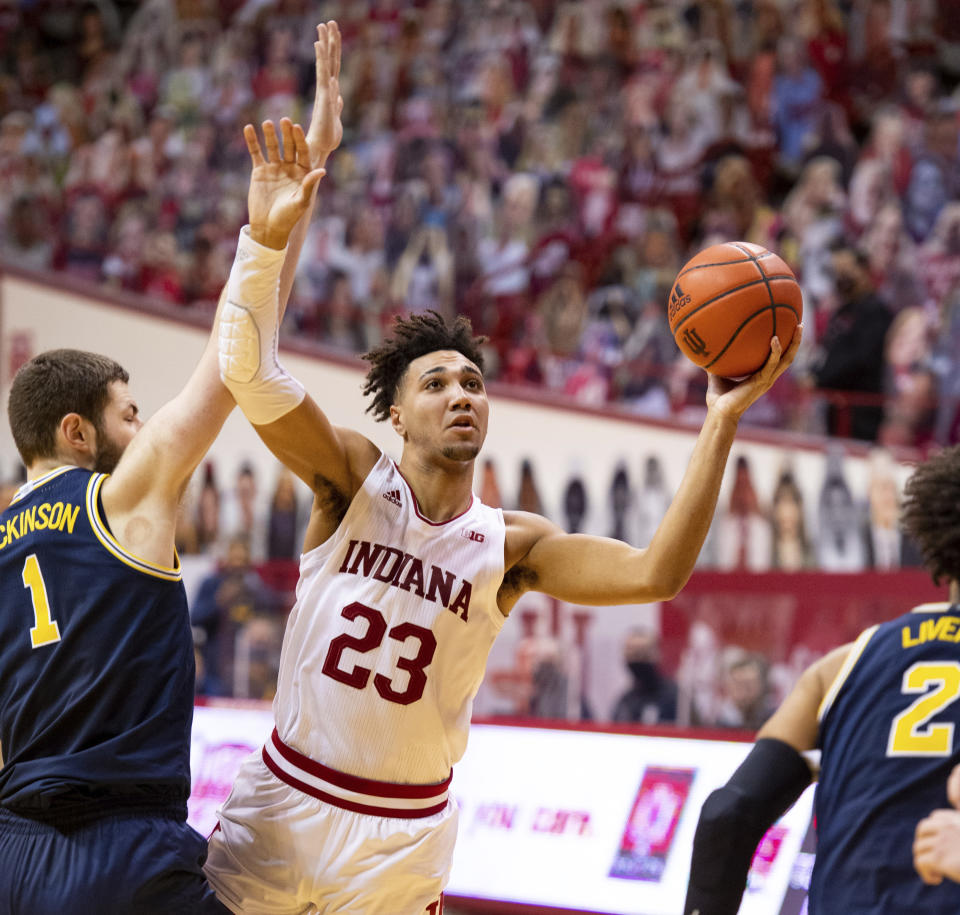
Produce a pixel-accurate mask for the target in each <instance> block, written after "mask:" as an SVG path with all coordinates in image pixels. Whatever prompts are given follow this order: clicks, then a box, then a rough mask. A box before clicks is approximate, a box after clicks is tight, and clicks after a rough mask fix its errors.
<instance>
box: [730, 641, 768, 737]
mask: <svg viewBox="0 0 960 915" xmlns="http://www.w3.org/2000/svg"><path fill="white" fill-rule="evenodd" d="M768 673H769V665H768V664H767V661H766V659H765V658H764V657H763V655H761V654H759V653H757V652H744V651H743V650H742V649H738V648H729V649H727V652H726V657H725V659H724V672H723V686H724V698H723V701H722V702H721V704H720V712H719V715H718V716H717V721H716V725H717V727H721V728H740V729H743V730H746V731H756V730H758V729H759V728H760V726H761V725H762V724H763V723H764V722H765V721H766V720H767V719H768V718H769V717H770V716H771V715H772V714H773V712H774V709H775V708H776V706H775V704H774V701H773V696H772V695H771V691H770V684H769V678H768Z"/></svg>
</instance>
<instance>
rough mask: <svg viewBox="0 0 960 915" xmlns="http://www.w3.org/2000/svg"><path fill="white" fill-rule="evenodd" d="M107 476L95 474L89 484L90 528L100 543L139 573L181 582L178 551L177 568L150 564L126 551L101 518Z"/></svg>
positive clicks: (176, 557)
mask: <svg viewBox="0 0 960 915" xmlns="http://www.w3.org/2000/svg"><path fill="white" fill-rule="evenodd" d="M107 476H108V474H105V473H95V474H94V475H93V476H92V477H90V482H89V483H87V517H88V518H89V519H90V528H91V529H92V530H93V533H94V535H95V536H96V538H97V540H99V541H100V543H101V545H102V546H103V548H104V549H105V550H106V551H107V552H108V553H110V554H111V555H113V556H114V557H116V558H117V559H119V560H120V561H121V562H122V563H124V564H125V565H128V566H130V568H131V569H136V570H137V571H138V572H143V573H145V574H146V575H152V576H153V577H154V578H162V579H163V580H164V581H180V580H181V578H182V574H181V570H180V557H179V556H178V555H177V553H176V550H174V553H173V555H174V560H175V562H176V566H175V567H174V568H170V567H169V566H164V565H160V564H159V563H155V562H150V561H149V560H147V559H141V558H140V557H139V556H136V555H135V554H133V553H131V552H130V551H129V550H126V549H124V547H123V546H121V544H120V542H119V541H118V540H117V539H116V537H114V536H113V534H111V533H110V529H109V528H108V527H107V525H106V523H105V521H104V520H103V519H102V518H101V517H100V487H101V486H103V481H104V480H105V479H106V478H107Z"/></svg>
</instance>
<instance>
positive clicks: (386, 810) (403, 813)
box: [262, 747, 447, 820]
mask: <svg viewBox="0 0 960 915" xmlns="http://www.w3.org/2000/svg"><path fill="white" fill-rule="evenodd" d="M287 749H289V747H288V748H287ZM262 755H263V761H264V763H265V764H266V766H267V768H268V769H269V770H270V771H271V772H272V773H273V774H274V775H275V776H276V777H277V778H279V779H280V781H282V782H284V783H286V784H288V785H290V787H291V788H296V789H297V790H298V791H302V792H303V793H304V794H309V795H310V797H315V798H316V799H317V800H318V801H323V802H324V803H325V804H330V805H332V806H333V807H340V808H341V809H343V810H350V811H352V812H353V813H365V814H368V815H370V816H378V817H394V818H397V819H401V820H415V819H421V818H423V817H429V816H433V815H434V814H435V813H440V812H441V811H443V810H444V809H445V808H446V806H447V799H446V798H444V799H443V802H442V803H440V804H435V805H434V806H432V807H418V808H416V809H413V810H411V809H409V808H406V809H404V808H402V807H400V808H397V807H373V806H370V805H368V804H358V803H356V802H355V801H347V800H344V799H343V798H340V797H337V796H336V795H335V794H327V792H326V791H320V790H319V789H318V788H314V787H313V785H308V784H307V783H306V782H302V781H300V779H298V778H295V777H294V776H292V775H290V773H289V772H284V770H283V769H281V768H280V766H278V765H277V764H276V763H275V762H274V761H273V760H272V759H271V758H270V754H269V753H267V751H266V750H263V751H262ZM314 765H319V763H314ZM301 768H303V767H301ZM320 768H325V767H323V766H321V767H320ZM341 774H342V773H341ZM348 777H349V776H348ZM360 781H367V779H360ZM374 784H381V783H380V782H374ZM413 787H419V786H413Z"/></svg>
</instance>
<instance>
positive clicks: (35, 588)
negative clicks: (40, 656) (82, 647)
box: [23, 553, 60, 648]
mask: <svg viewBox="0 0 960 915" xmlns="http://www.w3.org/2000/svg"><path fill="white" fill-rule="evenodd" d="M23 586H24V587H25V588H26V589H27V590H29V591H30V597H31V598H32V599H33V622H34V626H33V629H31V630H30V644H31V645H33V647H34V648H41V647H42V646H44V645H52V644H53V643H54V642H59V641H60V627H59V626H58V625H57V621H56V620H54V619H50V601H49V600H47V586H46V585H45V584H44V583H43V573H42V572H41V571H40V563H39V562H37V554H36V553H31V554H30V555H29V556H28V557H27V561H26V562H25V563H24V564H23Z"/></svg>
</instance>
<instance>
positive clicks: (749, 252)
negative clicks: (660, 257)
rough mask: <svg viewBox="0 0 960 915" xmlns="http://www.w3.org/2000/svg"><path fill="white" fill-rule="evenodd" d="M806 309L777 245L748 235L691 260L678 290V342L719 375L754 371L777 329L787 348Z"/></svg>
mask: <svg viewBox="0 0 960 915" xmlns="http://www.w3.org/2000/svg"><path fill="white" fill-rule="evenodd" d="M802 316H803V297H802V296H801V294H800V286H799V285H798V284H797V278H796V277H795V276H794V275H793V272H792V271H791V270H790V268H789V267H788V266H787V265H786V264H785V263H784V262H783V261H782V260H781V259H780V258H779V257H778V256H777V255H776V254H774V253H773V252H772V251H768V250H767V249H766V248H761V247H760V245H751V244H748V243H747V242H745V241H730V242H724V243H723V244H721V245H712V246H711V247H709V248H705V249H704V250H703V251H701V252H700V253H699V254H698V255H696V256H695V257H693V258H691V259H690V260H689V261H687V263H686V264H684V266H683V269H682V270H681V271H680V272H679V273H678V274H677V278H676V279H675V280H674V282H673V289H672V290H671V292H670V305H669V311H668V319H669V321H670V330H671V332H672V333H673V337H674V339H675V340H676V341H677V346H679V347H680V349H681V350H682V351H683V354H684V355H685V356H686V357H687V358H688V359H690V360H692V361H693V362H694V363H695V364H696V365H699V366H700V367H701V368H705V369H706V370H707V371H708V372H710V373H711V374H712V375H721V376H723V377H724V378H740V377H742V376H745V375H752V374H753V373H754V372H755V371H757V369H759V368H760V367H761V366H762V365H763V363H764V362H765V361H766V360H767V357H768V356H769V355H770V340H771V339H772V338H773V336H774V334H776V335H777V337H778V338H779V339H780V345H781V346H782V347H783V348H784V350H786V348H787V347H788V346H789V345H790V341H791V340H792V339H793V331H794V328H795V327H796V326H797V325H798V324H799V323H800V319H801V317H802Z"/></svg>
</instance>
